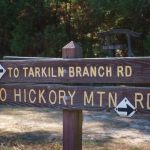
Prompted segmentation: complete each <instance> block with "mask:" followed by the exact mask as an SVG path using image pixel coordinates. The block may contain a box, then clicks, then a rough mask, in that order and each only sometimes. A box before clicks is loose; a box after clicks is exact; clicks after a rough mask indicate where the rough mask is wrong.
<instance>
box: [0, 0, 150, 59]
mask: <svg viewBox="0 0 150 150" xmlns="http://www.w3.org/2000/svg"><path fill="white" fill-rule="evenodd" d="M120 28H121V29H130V30H132V31H136V32H140V33H142V35H141V37H140V38H132V39H131V42H132V49H133V51H134V54H135V55H136V56H148V55H150V0H0V57H2V56H4V55H17V56H50V57H61V49H62V47H63V46H64V45H66V44H67V43H68V42H70V41H71V40H74V41H76V42H78V43H79V44H80V45H81V47H82V48H83V52H84V57H102V56H105V54H104V51H103V50H102V44H103V40H104V39H103V38H102V37H101V36H99V33H101V32H104V31H108V30H110V29H120ZM116 39H117V42H118V43H126V40H127V39H126V37H123V36H122V37H119V38H117V37H116Z"/></svg>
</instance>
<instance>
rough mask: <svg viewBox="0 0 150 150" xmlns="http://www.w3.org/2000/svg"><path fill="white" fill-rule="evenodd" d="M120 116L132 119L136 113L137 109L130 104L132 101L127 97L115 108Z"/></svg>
mask: <svg viewBox="0 0 150 150" xmlns="http://www.w3.org/2000/svg"><path fill="white" fill-rule="evenodd" d="M115 111H116V112H117V114H118V115H120V116H123V117H131V116H132V115H134V113H135V112H136V109H135V107H134V106H133V105H132V104H131V103H130V101H129V100H128V99H127V98H126V97H125V98H124V99H123V100H122V101H121V102H120V103H119V104H118V106H117V107H116V108H115Z"/></svg>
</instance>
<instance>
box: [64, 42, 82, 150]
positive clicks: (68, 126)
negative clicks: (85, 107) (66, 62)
mask: <svg viewBox="0 0 150 150" xmlns="http://www.w3.org/2000/svg"><path fill="white" fill-rule="evenodd" d="M62 57H63V58H81V57H82V48H81V47H80V46H79V45H78V44H77V43H75V42H73V41H71V42H70V43H68V44H67V45H66V46H64V47H63V49H62ZM63 150H82V110H63Z"/></svg>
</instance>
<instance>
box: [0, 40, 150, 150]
mask: <svg viewBox="0 0 150 150" xmlns="http://www.w3.org/2000/svg"><path fill="white" fill-rule="evenodd" d="M62 57H63V59H62V58H58V59H54V58H50V59H49V58H46V59H40V58H39V59H36V58H32V59H30V58H26V59H25V60H1V61H0V104H10V105H20V106H36V107H50V108H59V109H63V150H82V120H83V119H82V115H83V114H82V110H98V111H99V110H105V109H107V108H109V109H111V108H115V111H116V112H117V113H118V114H119V115H120V116H126V117H131V116H132V115H133V114H134V113H135V112H136V111H140V112H146V113H149V112H150V87H131V86H104V87H102V86H99V87H96V86H83V84H82V86H69V85H68V86H67V85H62V84H60V83H65V84H70V83H99V84H100V83H123V84H124V85H125V84H130V85H133V84H142V85H149V84H150V57H145V58H144V57H139V58H137V57H136V58H98V59H83V58H80V57H82V49H81V48H80V47H79V45H77V44H76V43H74V42H70V43H69V44H67V45H66V46H65V47H63V49H62ZM19 59H20V58H19ZM28 59H29V60H28ZM52 83H55V84H52ZM56 83H58V84H56ZM72 85H73V84H72Z"/></svg>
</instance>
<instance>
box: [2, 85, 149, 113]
mask: <svg viewBox="0 0 150 150" xmlns="http://www.w3.org/2000/svg"><path fill="white" fill-rule="evenodd" d="M125 97H126V98H127V99H128V100H129V101H130V102H131V103H132V105H134V106H135V108H137V111H140V112H150V87H128V86H115V87H113V86H107V87H103V86H102V87H92V86H64V85H57V84H50V85H46V84H41V85H36V84H32V85H30V84H28V85H27V84H1V85H0V104H10V105H21V106H35V107H50V108H60V109H77V110H80V109H82V110H105V109H108V108H115V107H116V106H117V105H118V103H120V102H121V101H122V100H123V99H124V98H125Z"/></svg>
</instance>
